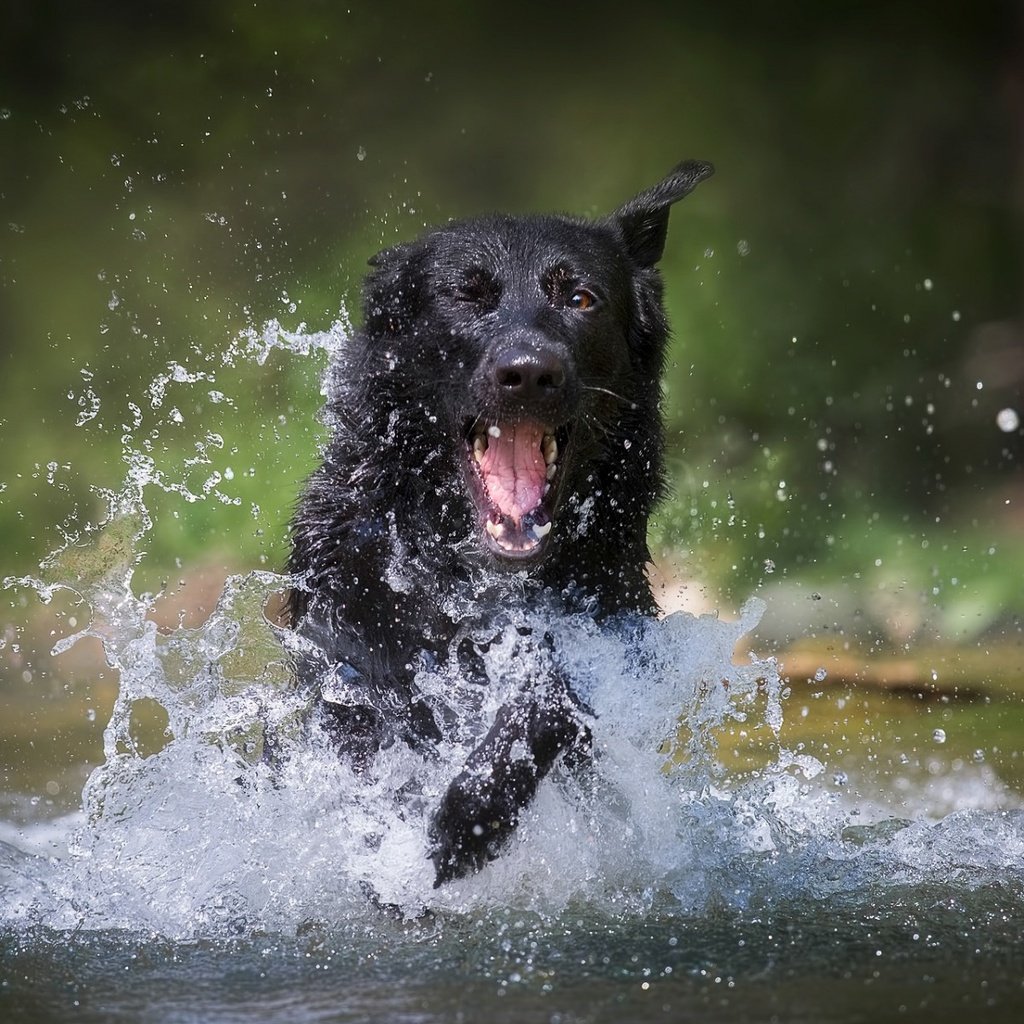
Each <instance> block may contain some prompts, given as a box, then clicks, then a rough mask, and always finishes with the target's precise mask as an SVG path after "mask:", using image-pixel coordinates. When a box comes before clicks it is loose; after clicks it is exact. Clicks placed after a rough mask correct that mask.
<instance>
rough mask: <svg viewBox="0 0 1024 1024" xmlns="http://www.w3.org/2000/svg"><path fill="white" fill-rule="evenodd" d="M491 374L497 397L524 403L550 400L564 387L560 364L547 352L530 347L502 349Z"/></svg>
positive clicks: (519, 346) (544, 349)
mask: <svg viewBox="0 0 1024 1024" xmlns="http://www.w3.org/2000/svg"><path fill="white" fill-rule="evenodd" d="M491 372H492V377H493V380H494V384H495V386H496V388H497V392H498V394H500V395H502V396H504V397H508V398H515V399H518V400H519V401H522V402H526V403H532V402H537V401H545V400H547V399H551V398H554V397H556V396H557V395H558V394H559V393H560V392H561V391H562V390H563V389H564V388H565V384H566V369H565V362H564V360H563V359H562V358H561V357H560V356H559V355H558V353H556V352H553V351H552V350H551V349H546V348H537V347H534V346H527V345H513V346H511V347H509V348H507V349H505V350H504V351H503V352H502V353H501V354H500V355H499V356H498V358H497V359H496V360H495V362H494V366H493V368H492V371H491Z"/></svg>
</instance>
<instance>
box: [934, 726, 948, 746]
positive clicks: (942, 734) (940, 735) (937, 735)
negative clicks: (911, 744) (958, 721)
mask: <svg viewBox="0 0 1024 1024" xmlns="http://www.w3.org/2000/svg"><path fill="white" fill-rule="evenodd" d="M932 739H933V740H935V742H936V743H945V742H946V730H945V729H936V730H935V732H933V733H932Z"/></svg>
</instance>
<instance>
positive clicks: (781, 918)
mask: <svg viewBox="0 0 1024 1024" xmlns="http://www.w3.org/2000/svg"><path fill="white" fill-rule="evenodd" d="M128 462H129V466H130V472H129V476H128V479H127V481H126V483H125V486H124V489H123V490H122V491H121V492H120V493H118V494H109V495H107V496H106V498H107V501H108V507H109V513H108V517H107V523H106V525H105V527H104V529H103V530H102V531H100V540H102V538H104V537H105V538H107V541H108V543H107V545H106V547H105V548H104V547H103V545H102V543H99V542H97V543H98V548H99V549H103V550H104V551H106V552H107V555H105V556H103V558H98V561H97V563H96V564H97V565H98V568H95V567H94V568H95V571H93V572H91V573H90V572H82V571H81V566H79V569H78V571H77V573H76V575H75V576H74V579H73V580H72V579H71V578H70V576H65V578H62V575H61V574H62V572H65V573H66V571H67V565H68V563H67V560H66V559H65V560H63V561H62V560H61V558H59V557H57V558H54V559H51V560H50V562H49V563H48V566H47V567H46V571H44V572H41V573H40V576H39V577H38V578H36V577H24V578H21V579H18V580H9V581H7V583H8V586H9V587H10V588H14V589H17V590H20V591H22V592H27V593H30V594H32V596H33V598H34V599H35V598H38V599H41V600H43V601H44V602H48V601H52V600H55V599H59V597H60V595H61V594H62V593H65V592H67V591H69V590H71V591H73V592H74V593H75V595H76V597H77V598H80V599H81V600H83V601H84V602H85V603H87V605H88V606H89V609H90V614H89V616H88V619H87V622H86V624H85V625H84V627H83V628H82V629H81V630H80V636H87V637H90V638H93V640H95V639H97V638H98V639H99V640H100V641H102V644H103V648H104V652H105V657H106V660H107V663H108V664H109V666H110V667H111V669H112V670H113V671H114V672H115V673H116V675H117V678H118V687H119V689H118V697H117V700H116V703H115V705H114V709H113V712H112V714H111V718H110V721H109V724H108V725H107V727H106V730H105V733H104V762H103V764H102V765H100V766H99V767H98V768H96V769H95V770H94V771H93V772H92V774H91V775H90V777H89V779H88V781H87V783H86V785H85V788H84V792H83V794H82V804H81V808H80V809H78V810H74V811H70V812H68V811H65V812H62V813H54V812H53V811H52V810H51V811H47V810H46V809H45V808H44V807H42V806H40V807H39V808H37V809H33V808H32V807H31V806H29V807H25V806H22V805H18V806H19V807H20V808H21V809H20V810H19V811H18V813H14V812H11V813H9V814H7V815H6V819H5V820H2V821H0V1019H3V1020H49V1019H52V1020H96V1021H101V1020H102V1021H121V1020H124V1021H129V1020H145V1021H168V1022H171V1021H173V1022H186V1021H188V1022H191V1021H196V1022H198V1021H234V1020H243V1019H244V1020H246V1021H282V1022H284V1021H290V1022H294V1021H371V1020H382V1021H410V1022H412V1021H415V1022H432V1021H438V1022H440V1021H459V1020H463V1021H479V1020H481V1019H488V1020H491V1021H538V1020H539V1021H551V1022H566V1024H567V1022H584V1021H648V1020H652V1021H653V1020H694V1021H772V1020H779V1021H808V1022H828V1021H836V1022H839V1021H844V1022H846V1021H850V1022H852V1021H859V1020H868V1019H871V1020H886V1019H903V1020H906V1019H910V1020H914V1019H920V1020H929V1021H936V1020H939V1021H941V1020H962V1019H963V1018H964V1017H965V1015H968V1014H972V1013H983V1014H984V1015H985V1017H984V1019H986V1020H1019V1019H1021V1017H1020V1015H1021V1013H1022V1012H1024V987H1022V978H1024V954H1022V952H1021V950H1022V938H1024V804H1022V801H1021V798H1020V796H1019V794H1018V792H1017V791H1016V789H1015V788H1014V786H1013V785H1007V784H1006V782H1005V781H1004V780H1001V778H1000V776H999V774H998V773H997V772H996V771H994V770H993V768H992V767H991V765H990V764H989V763H988V760H987V759H986V757H985V752H984V751H978V752H977V756H975V755H974V752H973V747H974V743H973V741H972V739H971V737H970V735H969V729H967V728H966V727H964V728H961V727H960V724H961V723H963V722H967V721H969V720H970V714H973V713H974V712H973V711H967V710H964V711H961V710H960V709H958V708H955V707H953V708H950V709H945V710H944V711H943V712H942V717H941V723H942V727H941V728H939V727H936V726H935V722H934V721H933V720H930V719H928V718H927V717H926V715H925V713H924V711H923V710H921V711H919V710H917V709H915V710H914V711H913V713H912V717H913V718H914V724H912V725H911V724H908V722H907V720H906V717H905V713H903V712H901V714H903V715H904V717H903V718H901V719H900V722H899V724H898V726H897V725H895V724H894V723H895V722H896V717H895V711H894V709H893V707H892V705H890V704H884V705H882V704H879V702H878V701H877V700H875V701H874V703H872V700H871V699H868V700H867V701H866V702H865V698H863V695H850V694H845V695H837V694H831V693H829V691H828V690H827V683H826V682H824V681H822V680H817V681H814V680H811V681H809V682H808V683H803V682H799V683H798V681H790V680H787V679H785V678H780V674H779V671H778V668H777V666H776V664H775V663H774V662H773V661H772V660H771V659H765V660H758V659H756V658H752V657H750V656H737V654H736V652H737V650H738V649H739V648H741V647H742V643H743V638H744V637H745V636H747V635H748V634H749V633H750V632H751V631H752V630H753V629H754V628H755V627H756V625H757V622H758V620H759V618H760V615H761V613H762V611H763V608H762V607H761V606H760V605H759V604H758V603H757V602H751V603H749V604H748V605H747V606H746V607H745V608H744V610H743V612H742V614H741V616H740V618H739V620H738V621H735V622H728V621H725V620H723V619H720V618H718V617H717V616H713V615H708V616H702V617H695V616H693V615H689V614H687V613H684V612H677V613H675V614H673V615H669V616H667V617H666V618H664V619H662V620H660V621H658V622H646V621H642V620H630V619H624V620H620V621H617V622H615V623H613V624H611V625H609V626H607V627H602V628H600V629H599V628H597V627H595V626H594V625H593V624H592V623H591V622H589V621H588V620H587V619H585V618H579V619H567V620H565V621H561V622H558V623H546V624H545V625H546V627H547V628H549V629H551V630H553V631H554V632H556V633H557V636H556V637H555V639H556V643H557V647H558V650H559V651H560V652H561V653H562V654H563V655H564V657H565V658H566V660H567V662H568V664H569V665H570V667H571V671H572V675H573V678H574V679H575V680H576V682H577V686H578V688H579V690H580V694H581V696H582V697H583V698H584V699H585V700H586V701H587V703H588V704H589V705H590V706H591V707H592V708H593V709H594V711H595V712H596V719H595V725H594V741H595V750H596V754H597V756H596V758H595V763H594V767H593V770H592V772H591V773H590V774H589V775H588V776H587V777H586V778H582V779H581V778H579V777H576V776H571V775H569V774H567V773H560V772H558V771H556V772H554V773H553V775H552V777H551V778H549V779H548V780H547V781H546V782H545V784H544V785H543V786H542V788H541V791H540V793H539V795H538V798H537V800H536V802H535V803H534V805H533V806H532V807H531V809H530V811H529V812H528V813H527V814H526V815H525V817H524V821H523V823H522V825H521V827H520V829H519V830H518V832H517V835H516V837H515V839H514V841H513V843H512V844H511V846H510V848H509V849H508V850H507V851H505V853H504V854H503V856H502V857H500V858H499V859H498V860H497V861H495V862H494V863H492V864H490V865H488V866H487V868H486V869H485V870H483V871H482V872H481V873H480V874H479V875H476V876H474V877H472V878H469V879H465V880H461V881H458V882H455V883H452V884H449V885H446V886H443V887H441V888H440V889H434V888H433V887H432V884H431V883H432V870H431V865H430V862H429V860H428V841H427V820H428V816H429V811H430V808H431V807H432V806H434V805H435V803H436V800H437V798H438V796H439V794H440V793H441V792H443V789H444V787H445V785H446V783H447V781H448V779H450V778H451V777H452V775H453V774H454V772H455V771H457V768H458V763H459V757H460V752H459V750H457V749H454V748H452V749H445V750H442V752H441V757H439V758H438V759H437V760H436V761H432V762H429V763H427V762H425V761H423V760H422V759H420V758H419V757H417V756H415V755H413V754H412V753H411V752H409V751H406V750H402V749H400V748H399V747H398V746H396V747H393V748H391V749H390V750H388V751H385V752H384V753H383V755H382V756H381V757H380V758H379V759H378V761H377V763H376V764H375V765H374V768H373V770H372V772H370V773H369V777H368V778H363V779H356V778H355V777H354V776H352V774H351V773H350V772H349V771H348V769H347V768H345V767H344V766H343V765H341V764H339V762H338V760H337V758H336V756H334V754H333V753H332V751H331V750H330V749H329V748H328V747H327V746H325V745H320V744H318V743H316V742H310V741H308V739H307V738H306V737H305V734H304V732H303V730H302V728H301V724H300V723H301V721H302V718H303V713H304V710H305V709H306V707H307V698H305V697H304V696H303V695H302V694H300V693H298V692H296V691H295V689H294V688H293V687H292V686H291V683H290V677H289V672H288V667H287V655H286V653H285V651H286V648H287V646H288V644H289V643H291V642H293V641H292V640H291V639H290V638H289V637H288V636H287V635H286V634H285V633H283V632H282V631H281V630H280V629H278V628H276V627H274V626H273V625H272V624H271V622H270V621H268V619H267V618H266V617H265V616H264V614H263V609H264V607H265V606H266V605H267V604H268V602H271V601H272V600H273V599H274V597H275V595H277V594H279V593H280V592H281V591H282V589H284V588H285V587H286V586H287V580H286V579H284V578H283V577H281V576H278V575H276V574H274V573H271V572H254V573H251V574H249V575H246V576H239V577H235V578H232V579H230V580H229V581H228V583H227V586H226V587H225V590H224V593H223V594H222V596H221V599H220V602H219V604H218V605H217V608H216V610H215V611H214V613H213V614H212V615H211V616H210V618H209V619H208V620H207V621H206V622H205V623H204V624H203V625H201V626H198V627H195V628H179V629H177V630H169V631H168V630H161V629H158V628H157V626H156V624H155V623H154V621H153V620H152V615H151V612H152V606H153V601H154V599H153V598H152V597H140V596H138V595H137V593H136V589H135V587H134V585H133V573H134V565H135V562H136V560H137V559H136V558H135V552H137V551H138V550H141V547H142V546H143V545H144V539H145V536H146V533H147V531H148V530H149V528H150V525H151V524H150V522H149V518H148V511H147V508H146V503H145V496H146V488H147V487H149V486H151V485H152V483H153V478H152V476H150V475H148V469H147V466H146V464H145V463H144V461H140V460H132V459H129V460H128ZM111 550H113V551H115V552H117V551H120V552H123V553H124V554H123V557H120V558H118V557H113V558H111V557H110V556H109V552H110V551H111ZM513 632H514V631H513ZM74 642H75V637H74V636H70V637H67V638H65V639H63V640H61V641H60V645H61V646H62V647H66V646H68V645H70V644H72V643H74ZM487 659H488V661H487V670H488V673H489V675H490V676H491V679H492V686H491V687H490V688H486V689H485V690H483V691H481V689H480V687H479V686H478V685H477V684H476V683H469V682H465V681H463V680H460V679H458V678H455V677H453V676H452V675H451V673H450V672H447V671H446V670H444V669H441V668H437V667H434V668H431V669H429V670H427V669H424V671H423V673H422V675H421V678H420V685H421V688H422V689H423V691H424V693H425V694H426V696H427V698H428V699H434V700H438V701H443V702H444V703H445V705H446V707H447V708H448V709H449V710H450V711H451V712H452V713H455V714H464V715H466V716H472V715H476V716H484V717H486V716H487V714H488V713H490V712H491V711H493V705H494V704H496V702H497V701H498V700H500V697H501V686H502V685H506V683H503V681H507V680H508V679H509V678H512V679H513V680H514V679H515V678H516V677H517V675H519V674H521V673H522V672H523V671H529V666H528V665H525V666H524V665H523V664H522V662H521V658H520V656H519V654H518V653H517V646H516V643H515V638H514V636H509V637H508V638H507V639H506V642H503V643H496V644H494V645H492V647H491V650H490V651H489V652H488V655H487ZM851 708H855V709H856V716H859V717H860V719H861V720H862V724H861V726H860V727H859V728H858V727H855V726H853V725H851ZM975 710H976V709H975ZM890 712H891V713H892V714H891V715H890ZM1000 714H1001V711H1000V709H999V708H992V709H991V710H990V711H983V715H988V716H989V717H993V716H999V715H1000ZM887 715H889V717H886V716H887ZM879 716H881V718H879ZM808 717H810V718H812V719H814V720H815V721H816V722H817V724H816V725H815V726H813V728H812V732H813V731H815V730H816V733H817V736H818V742H817V743H815V742H813V741H811V740H810V739H809V738H808V736H807V735H806V732H805V731H804V732H802V731H801V728H800V726H801V722H802V721H804V720H806V719H807V718H808ZM829 719H832V720H833V724H832V725H831V726H830V725H828V724H827V723H828V721H829ZM938 720H939V719H935V721H938ZM839 721H841V722H842V723H844V724H843V725H842V726H840V725H838V724H835V723H836V722H839ZM879 721H881V725H879V724H878V723H879ZM872 723H873V724H872ZM887 729H888V731H886V730H887ZM840 731H845V732H853V731H858V732H859V734H860V737H861V738H860V740H857V739H856V738H855V737H846V736H844V737H843V739H844V743H843V749H842V750H838V749H835V746H836V745H835V744H833V745H832V746H830V744H829V743H828V742H825V741H822V737H823V736H825V737H832V736H833V734H834V733H836V732H840ZM268 733H269V734H272V735H273V736H274V744H275V750H276V756H275V757H274V758H272V759H268V758H266V757H264V756H263V755H264V747H265V742H266V736H267V735H268ZM881 733H886V735H884V736H883V735H881ZM897 733H899V735H896V734H897ZM908 733H913V734H914V736H915V737H916V738H915V739H914V741H913V742H912V743H911V742H909V741H908V739H907V734H908ZM947 733H948V734H949V737H950V739H949V742H948V743H947V738H946V737H947ZM1016 735H1019V729H1017V731H1016ZM801 737H802V738H801ZM961 748H962V749H961ZM908 750H910V751H911V755H912V756H908V753H907V751H908ZM961 755H962V756H961ZM3 806H7V807H14V806H15V803H14V802H13V801H8V802H7V803H5V804H4V805H3Z"/></svg>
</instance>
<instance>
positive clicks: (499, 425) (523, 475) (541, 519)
mask: <svg viewBox="0 0 1024 1024" xmlns="http://www.w3.org/2000/svg"><path fill="white" fill-rule="evenodd" d="M567 440H568V432H567V431H566V430H564V429H562V430H555V429H554V428H552V427H548V426H545V425H543V424H541V423H538V422H536V421H534V420H514V421H513V420H507V421H497V422H493V423H491V422H487V421H486V420H482V419H477V420H474V421H473V423H472V424H471V425H470V426H469V427H468V428H467V430H466V446H467V453H468V467H469V468H468V470H467V474H466V475H467V477H468V479H469V485H470V487H469V489H470V493H471V494H472V497H473V500H474V502H475V503H476V507H477V513H478V516H479V520H480V525H481V528H482V531H483V539H484V542H485V544H486V546H487V547H488V548H489V549H490V551H491V552H492V553H494V554H495V555H497V556H498V557H499V558H503V559H510V560H513V561H529V560H533V559H536V558H538V557H539V556H540V555H541V553H542V552H543V550H544V548H545V546H546V545H547V543H548V538H549V536H550V534H551V527H552V523H553V516H554V509H555V498H556V495H557V490H558V483H559V463H558V460H559V455H560V452H561V451H562V450H563V449H564V447H565V443H566V441H567Z"/></svg>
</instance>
